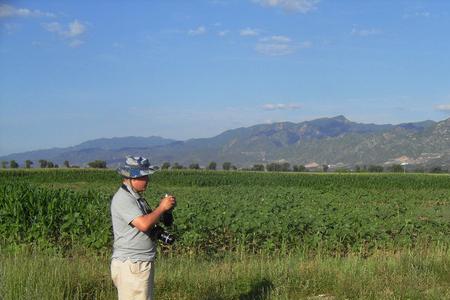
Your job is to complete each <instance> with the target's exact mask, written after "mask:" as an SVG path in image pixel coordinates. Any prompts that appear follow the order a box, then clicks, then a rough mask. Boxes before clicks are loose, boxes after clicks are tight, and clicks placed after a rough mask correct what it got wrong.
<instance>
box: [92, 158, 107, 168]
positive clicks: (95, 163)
mask: <svg viewBox="0 0 450 300" xmlns="http://www.w3.org/2000/svg"><path fill="white" fill-rule="evenodd" d="M88 166H89V167H91V168H96V169H106V161H104V160H94V161H91V162H90V163H88Z"/></svg>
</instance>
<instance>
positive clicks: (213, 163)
mask: <svg viewBox="0 0 450 300" xmlns="http://www.w3.org/2000/svg"><path fill="white" fill-rule="evenodd" d="M216 167H217V164H216V162H214V161H212V162H210V163H209V165H208V170H215V169H216Z"/></svg>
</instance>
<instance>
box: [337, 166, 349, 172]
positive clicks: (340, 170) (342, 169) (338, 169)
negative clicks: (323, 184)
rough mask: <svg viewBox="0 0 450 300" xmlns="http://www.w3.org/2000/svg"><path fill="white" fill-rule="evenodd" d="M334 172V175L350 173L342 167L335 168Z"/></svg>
mask: <svg viewBox="0 0 450 300" xmlns="http://www.w3.org/2000/svg"><path fill="white" fill-rule="evenodd" d="M334 172H336V173H348V172H350V170H349V169H347V168H344V167H340V168H336V170H334Z"/></svg>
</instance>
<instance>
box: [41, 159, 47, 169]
mask: <svg viewBox="0 0 450 300" xmlns="http://www.w3.org/2000/svg"><path fill="white" fill-rule="evenodd" d="M47 163H48V162H47V161H46V160H45V159H40V160H39V167H40V168H47Z"/></svg>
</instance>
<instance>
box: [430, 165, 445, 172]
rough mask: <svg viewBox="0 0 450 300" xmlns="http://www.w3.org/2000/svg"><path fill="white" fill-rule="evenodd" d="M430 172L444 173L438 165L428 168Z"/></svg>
mask: <svg viewBox="0 0 450 300" xmlns="http://www.w3.org/2000/svg"><path fill="white" fill-rule="evenodd" d="M430 173H444V170H442V167H440V166H435V167H432V168H431V169H430Z"/></svg>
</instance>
